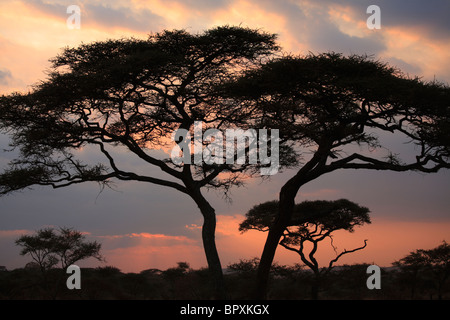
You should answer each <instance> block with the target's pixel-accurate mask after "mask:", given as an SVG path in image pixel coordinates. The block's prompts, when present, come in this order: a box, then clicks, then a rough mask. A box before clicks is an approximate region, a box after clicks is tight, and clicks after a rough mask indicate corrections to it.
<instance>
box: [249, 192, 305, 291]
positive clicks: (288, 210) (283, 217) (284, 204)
mask: <svg viewBox="0 0 450 320" xmlns="http://www.w3.org/2000/svg"><path fill="white" fill-rule="evenodd" d="M297 190H298V189H297ZM292 192H295V193H296V191H295V190H294V189H292V188H285V187H283V188H282V189H281V192H280V202H279V208H278V215H277V218H276V219H275V221H274V223H273V225H272V226H271V227H270V230H269V233H268V235H267V239H266V243H265V245H264V250H263V253H262V255H261V260H260V263H259V267H258V273H257V279H256V281H257V284H256V292H255V298H256V299H259V300H262V299H266V298H267V287H268V282H269V274H270V268H271V266H272V262H273V259H274V257H275V252H276V249H277V247H278V243H279V241H280V238H281V237H282V235H283V233H284V230H285V228H286V226H287V225H288V223H289V221H290V220H291V217H292V212H293V209H294V205H295V203H294V198H295V195H294V196H292Z"/></svg>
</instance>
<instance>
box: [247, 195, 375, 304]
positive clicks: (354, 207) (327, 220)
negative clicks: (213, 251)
mask: <svg viewBox="0 0 450 320" xmlns="http://www.w3.org/2000/svg"><path fill="white" fill-rule="evenodd" d="M277 210H278V201H269V202H265V203H262V204H259V205H256V206H254V207H253V208H252V209H251V210H250V211H249V212H248V213H247V214H246V219H245V220H244V221H243V222H242V223H241V224H240V225H239V230H240V231H241V232H245V231H247V230H250V229H255V230H259V231H269V228H270V226H271V224H272V223H273V220H274V219H275V216H276V212H277ZM365 223H371V221H370V217H369V209H368V208H366V207H362V206H359V205H358V204H356V203H354V202H351V201H349V200H347V199H340V200H336V201H324V200H318V201H304V202H301V203H299V204H297V205H295V209H294V214H293V216H292V219H291V222H290V223H289V224H288V226H287V227H286V228H285V231H284V233H283V236H282V239H281V241H280V245H281V246H283V247H284V248H286V249H287V250H290V251H294V252H296V253H298V254H299V256H300V259H301V261H302V262H303V263H304V264H305V265H306V266H307V267H308V268H310V269H311V270H312V271H313V272H314V283H313V286H312V291H311V296H312V298H313V299H317V298H318V292H319V287H320V282H321V279H322V278H323V276H324V275H326V274H328V273H329V272H330V271H331V270H332V268H333V266H334V264H335V263H336V262H337V261H338V260H339V259H340V258H341V257H342V256H343V255H346V254H349V253H352V252H355V251H358V250H362V249H364V248H365V247H366V245H367V240H364V245H363V246H361V247H358V248H355V249H352V250H346V249H344V251H342V252H340V253H338V252H337V250H336V247H335V246H334V244H333V235H332V233H333V232H335V231H337V230H345V231H348V232H353V231H354V228H355V226H361V225H363V224H365ZM326 238H329V239H330V240H331V246H332V247H333V249H334V251H335V252H336V257H335V258H334V259H332V260H331V261H330V262H329V263H328V267H324V268H320V267H319V263H318V261H317V259H316V256H315V254H316V253H317V250H318V245H319V242H321V241H323V240H325V239H326ZM308 248H310V250H308Z"/></svg>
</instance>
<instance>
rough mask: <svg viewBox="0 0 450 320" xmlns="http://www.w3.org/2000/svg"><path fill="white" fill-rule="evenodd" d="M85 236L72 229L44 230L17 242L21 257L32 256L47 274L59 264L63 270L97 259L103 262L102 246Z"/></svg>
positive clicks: (25, 236) (21, 238)
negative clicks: (78, 263)
mask: <svg viewBox="0 0 450 320" xmlns="http://www.w3.org/2000/svg"><path fill="white" fill-rule="evenodd" d="M85 238H86V237H85V235H83V234H82V233H81V232H79V231H76V230H73V229H71V228H66V227H62V228H59V229H58V230H55V229H54V228H44V229H40V230H38V231H36V234H35V235H23V236H21V237H20V238H18V239H17V240H16V244H17V245H18V246H20V247H22V250H21V251H20V254H21V255H30V256H31V258H32V259H33V260H34V261H35V262H36V263H37V264H38V265H39V267H40V269H41V271H43V272H45V271H47V270H49V269H51V268H53V267H55V266H56V265H57V264H58V263H60V265H61V268H62V269H67V267H68V266H70V265H72V264H74V263H76V262H77V261H80V260H84V259H88V258H95V259H97V260H99V261H102V260H103V257H102V255H101V254H100V249H101V244H100V243H98V242H97V241H86V240H85Z"/></svg>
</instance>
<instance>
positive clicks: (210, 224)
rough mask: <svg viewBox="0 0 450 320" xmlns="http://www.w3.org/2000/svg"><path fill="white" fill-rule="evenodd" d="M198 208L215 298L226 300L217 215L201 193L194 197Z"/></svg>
mask: <svg viewBox="0 0 450 320" xmlns="http://www.w3.org/2000/svg"><path fill="white" fill-rule="evenodd" d="M193 198H194V200H195V202H196V203H197V206H198V207H199V209H200V211H201V213H202V215H203V226H202V240H203V249H204V250H205V255H206V260H207V262H208V269H209V272H210V275H211V278H212V282H213V287H214V298H215V299H218V300H224V299H226V293H225V283H224V279H223V271H222V265H221V263H220V259H219V254H218V252H217V248H216V240H215V231H216V213H215V210H214V208H213V207H212V206H211V205H210V204H209V202H208V201H207V200H206V199H205V198H204V197H203V195H202V194H201V193H200V191H198V192H196V193H195V194H194V195H193Z"/></svg>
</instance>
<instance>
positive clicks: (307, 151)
mask: <svg viewBox="0 0 450 320" xmlns="http://www.w3.org/2000/svg"><path fill="white" fill-rule="evenodd" d="M219 90H220V91H221V94H222V95H223V96H224V97H228V98H229V99H231V100H233V101H235V102H234V103H236V104H240V105H241V106H242V107H243V108H244V107H245V108H249V107H250V106H254V107H255V111H254V119H257V120H255V126H262V127H264V126H265V127H269V128H277V129H279V131H280V139H281V141H283V143H284V145H289V146H291V147H292V148H293V149H294V150H296V154H295V158H296V159H297V162H298V167H297V169H296V172H295V174H294V175H293V176H292V177H291V178H290V179H288V180H287V181H286V182H285V184H284V185H283V186H282V188H281V189H280V193H279V208H278V213H277V215H276V218H275V219H274V221H273V223H272V225H271V226H270V230H269V232H268V235H267V239H266V242H265V246H264V250H263V253H262V255H261V261H260V265H259V269H258V284H257V286H256V296H255V297H256V298H264V297H265V294H266V291H267V280H268V276H269V270H270V266H271V263H272V261H273V258H274V255H275V252H276V249H277V246H278V243H279V240H280V238H281V237H282V236H283V232H284V230H285V228H286V226H287V225H288V224H289V223H290V220H291V217H292V214H293V210H294V206H295V201H294V200H295V197H296V196H297V193H298V191H299V189H300V188H301V187H302V186H303V185H305V184H306V183H308V182H310V181H312V180H314V179H317V178H318V177H320V176H322V175H324V174H327V173H330V172H333V171H336V170H340V169H368V170H392V171H397V172H404V171H420V172H425V173H432V172H437V171H439V170H440V169H442V168H449V167H450V164H449V155H450V117H449V115H450V89H449V87H448V86H446V85H444V84H441V83H439V82H437V81H433V82H424V81H422V80H421V79H419V78H410V77H407V76H405V75H404V74H403V73H402V72H401V71H400V70H397V69H395V68H393V67H390V66H389V65H387V64H385V63H382V62H380V61H376V60H374V59H371V58H369V57H367V56H357V55H352V56H348V57H346V56H343V55H342V54H338V53H333V52H331V53H324V54H318V55H315V54H309V55H307V56H286V57H282V58H275V59H273V60H272V61H270V62H268V63H266V64H264V65H263V66H262V67H261V68H259V69H257V70H252V71H250V72H248V73H246V74H245V75H244V76H243V77H241V78H240V79H238V80H237V81H234V82H232V83H229V84H228V85H225V86H222V87H221V88H220V89H219ZM256 123H257V124H256ZM388 134H391V135H392V136H395V137H399V138H402V139H404V140H405V142H406V143H409V145H412V146H413V147H412V148H411V154H402V155H400V152H399V151H398V150H396V149H392V148H391V149H390V150H389V149H388V144H385V142H384V141H383V140H382V139H380V136H382V135H384V136H386V135H388ZM386 150H387V151H386ZM367 183H370V181H367Z"/></svg>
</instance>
